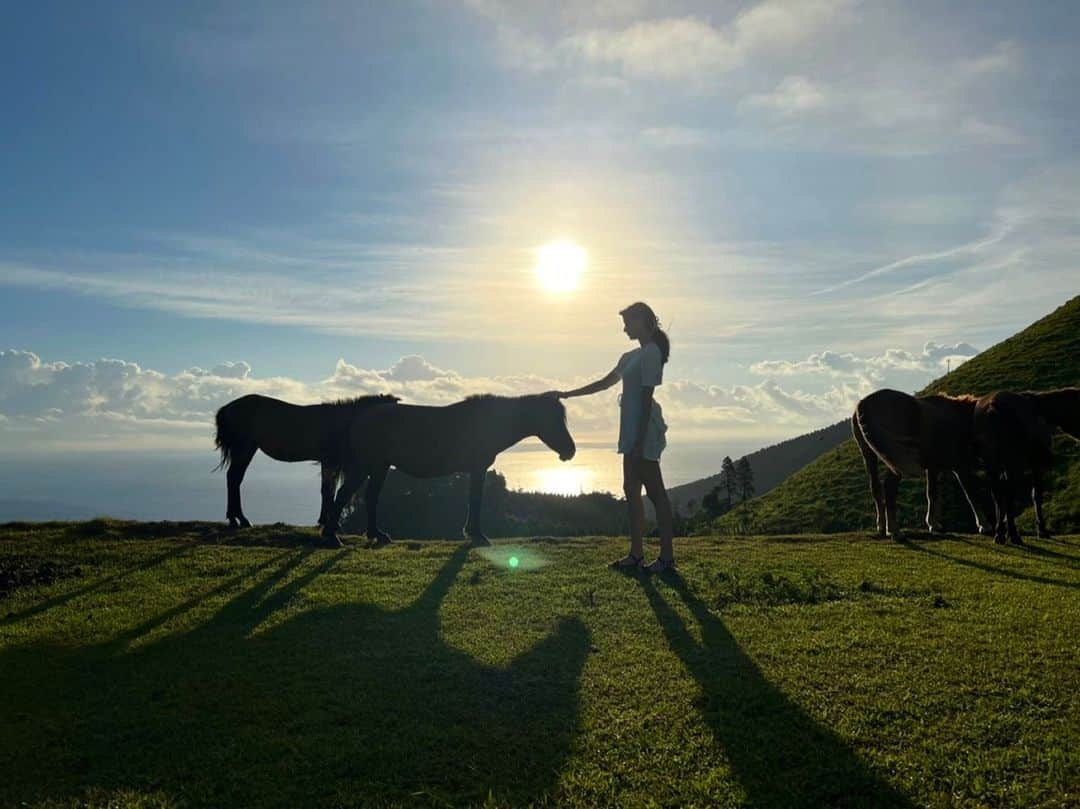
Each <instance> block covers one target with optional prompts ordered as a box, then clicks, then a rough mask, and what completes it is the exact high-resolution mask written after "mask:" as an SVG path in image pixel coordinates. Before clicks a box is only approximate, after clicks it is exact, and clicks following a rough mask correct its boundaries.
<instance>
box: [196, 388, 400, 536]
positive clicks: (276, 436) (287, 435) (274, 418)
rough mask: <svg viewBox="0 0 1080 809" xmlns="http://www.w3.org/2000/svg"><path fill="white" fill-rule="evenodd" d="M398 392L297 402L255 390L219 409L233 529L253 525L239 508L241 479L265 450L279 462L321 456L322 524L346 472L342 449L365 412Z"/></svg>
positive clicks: (391, 401)
mask: <svg viewBox="0 0 1080 809" xmlns="http://www.w3.org/2000/svg"><path fill="white" fill-rule="evenodd" d="M397 401H398V398H397V397H396V396H390V395H386V394H380V395H376V396H358V397H356V398H354V399H341V400H339V401H336V402H327V403H324V404H316V405H294V404H290V403H289V402H283V401H281V400H280V399H274V398H271V397H269V396H260V395H259V394H257V393H251V394H248V395H247V396H241V397H240V398H239V399H234V400H233V401H231V402H229V403H228V404H226V405H225V406H224V407H222V408H221V409H219V410H218V411H217V415H216V417H215V422H216V423H217V434H216V436H215V438H214V445H215V446H216V447H217V448H218V449H219V450H220V451H221V463H220V464H218V466H217V468H218V469H221V468H222V467H226V473H225V479H226V487H227V490H228V505H227V507H226V512H225V516H226V518H227V519H228V520H229V527H230V528H248V527H250V526H251V523H250V522H249V521H248V518H247V517H246V516H244V511H243V509H242V508H241V507H240V484H241V483H242V482H243V480H244V472H245V471H247V468H248V464H250V463H251V459H252V458H254V457H255V453H256V452H258V451H259V450H260V449H261V450H262V451H263V452H265V453H266V454H267V455H269V456H270V457H271V458H274V459H275V460H278V461H290V462H291V461H317V462H318V463H319V464H321V465H322V474H321V477H322V487H321V489H322V509H321V510H320V512H319V524H320V525H322V524H323V523H324V522H325V520H326V515H327V511H328V509H329V508H330V507H331V506H332V505H333V498H334V489H335V488H336V486H337V481H338V477H339V475H340V471H341V449H342V445H343V443H344V441H345V438H346V435H347V433H348V430H349V425H350V424H352V422H353V419H355V418H356V417H357V416H358V415H359V414H360V413H363V412H364V411H366V410H368V409H370V408H372V407H375V406H377V405H390V404H395V403H396V402H397Z"/></svg>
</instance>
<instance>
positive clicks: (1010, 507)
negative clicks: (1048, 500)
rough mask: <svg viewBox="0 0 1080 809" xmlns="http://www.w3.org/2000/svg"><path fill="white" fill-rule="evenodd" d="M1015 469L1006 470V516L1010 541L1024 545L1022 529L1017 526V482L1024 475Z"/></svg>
mask: <svg viewBox="0 0 1080 809" xmlns="http://www.w3.org/2000/svg"><path fill="white" fill-rule="evenodd" d="M1015 471H1016V470H1014V469H1009V470H1007V471H1006V472H1005V477H1006V479H1007V493H1006V499H1005V518H1006V523H1007V526H1008V531H1009V541H1010V542H1012V544H1013V545H1023V544H1024V541H1023V540H1022V539H1020V531H1019V530H1018V529H1017V527H1016V483H1017V481H1019V480H1020V479H1021V478H1022V477H1023V474H1022V473H1021V474H1015Z"/></svg>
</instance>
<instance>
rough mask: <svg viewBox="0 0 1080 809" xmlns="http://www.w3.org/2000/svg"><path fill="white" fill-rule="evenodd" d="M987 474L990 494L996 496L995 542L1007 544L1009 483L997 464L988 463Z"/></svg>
mask: <svg viewBox="0 0 1080 809" xmlns="http://www.w3.org/2000/svg"><path fill="white" fill-rule="evenodd" d="M986 474H987V476H988V477H989V478H990V494H991V496H992V497H993V498H994V542H996V543H997V544H998V545H1004V544H1005V536H1006V535H1005V532H1006V527H1007V525H1008V518H1007V517H1006V512H1007V508H1006V499H1007V494H1006V492H1007V488H1008V486H1007V484H1006V482H1005V480H1004V479H1003V475H1002V472H1001V470H1000V469H999V468H998V467H997V466H993V465H988V466H987V468H986Z"/></svg>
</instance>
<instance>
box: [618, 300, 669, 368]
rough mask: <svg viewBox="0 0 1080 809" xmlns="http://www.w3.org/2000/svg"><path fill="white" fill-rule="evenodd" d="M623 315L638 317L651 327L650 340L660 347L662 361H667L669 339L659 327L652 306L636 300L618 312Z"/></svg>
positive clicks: (658, 319) (658, 320)
mask: <svg viewBox="0 0 1080 809" xmlns="http://www.w3.org/2000/svg"><path fill="white" fill-rule="evenodd" d="M619 314H620V315H622V316H623V317H636V318H640V319H641V320H642V321H643V322H644V323H645V325H646V326H651V327H652V337H651V339H652V341H653V342H654V343H656V345H657V346H659V348H660V357H661V359H663V361H664V362H667V361H668V357H669V356H670V355H671V341H670V340H669V339H668V336H667V333H665V332H664V330H663V329H661V328H660V318H658V317H657V316H656V312H654V311H653V310H652V307H651V306H649V304H647V303H643V302H642V301H638V302H637V303H632V304H630V305H629V306H627V307H626V308H625V309H622V310H621V311H620V312H619Z"/></svg>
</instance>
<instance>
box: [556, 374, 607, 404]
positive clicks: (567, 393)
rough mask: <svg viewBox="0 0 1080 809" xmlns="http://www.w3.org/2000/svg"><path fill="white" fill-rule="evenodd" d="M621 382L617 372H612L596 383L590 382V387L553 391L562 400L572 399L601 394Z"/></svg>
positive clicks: (583, 386)
mask: <svg viewBox="0 0 1080 809" xmlns="http://www.w3.org/2000/svg"><path fill="white" fill-rule="evenodd" d="M618 381H619V374H618V372H617V371H614V370H612V371H611V373H609V374H608V375H607V376H605V377H604V378H603V379H598V380H596V381H595V382H590V383H589V384H588V385H582V386H581V387H580V388H575V389H574V390H556V391H552V393H553V394H554V395H555V396H558V397H559V398H560V399H571V398H573V397H575V396H588V395H589V394H592V393H599V392H600V391H602V390H607V389H608V388H610V387H611V386H612V385H614V384H615V383H616V382H618Z"/></svg>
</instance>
